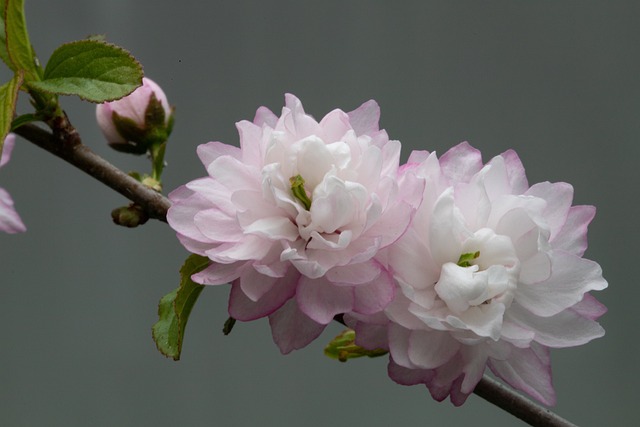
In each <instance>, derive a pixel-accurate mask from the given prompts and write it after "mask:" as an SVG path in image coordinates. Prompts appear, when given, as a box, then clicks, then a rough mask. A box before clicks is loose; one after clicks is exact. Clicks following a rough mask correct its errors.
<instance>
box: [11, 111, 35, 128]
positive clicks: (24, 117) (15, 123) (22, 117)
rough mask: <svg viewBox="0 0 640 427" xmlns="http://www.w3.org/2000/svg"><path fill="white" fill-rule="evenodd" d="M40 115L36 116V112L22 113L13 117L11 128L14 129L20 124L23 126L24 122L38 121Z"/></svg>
mask: <svg viewBox="0 0 640 427" xmlns="http://www.w3.org/2000/svg"><path fill="white" fill-rule="evenodd" d="M40 120H41V119H40V117H38V116H37V115H36V114H30V113H28V114H22V115H20V116H18V117H16V118H15V119H13V121H12V122H11V130H12V131H13V130H16V129H18V128H19V127H20V126H24V125H26V124H29V123H33V122H37V121H40Z"/></svg>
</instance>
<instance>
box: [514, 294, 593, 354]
mask: <svg viewBox="0 0 640 427" xmlns="http://www.w3.org/2000/svg"><path fill="white" fill-rule="evenodd" d="M578 304H581V303H578ZM579 309H580V307H579V308H578V310H579ZM578 310H572V309H567V310H564V311H561V312H560V313H558V314H556V315H553V316H550V317H540V316H536V315H535V314H533V313H530V312H529V311H527V310H525V309H524V308H522V307H521V306H519V305H518V304H515V303H514V304H512V305H511V307H510V308H509V312H508V321H509V323H513V324H515V325H516V326H518V327H520V328H522V329H524V330H527V331H531V332H533V333H534V334H535V335H534V338H533V339H534V340H535V341H537V342H539V343H540V344H542V345H545V346H548V347H553V348H563V347H574V346H577V345H582V344H586V343H588V342H589V341H591V340H593V339H596V338H600V337H602V336H603V335H604V329H603V328H602V326H600V325H599V324H598V323H597V322H595V321H594V320H592V319H590V318H588V317H585V316H583V315H582V314H581V313H579V311H578Z"/></svg>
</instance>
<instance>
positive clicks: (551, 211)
mask: <svg viewBox="0 0 640 427" xmlns="http://www.w3.org/2000/svg"><path fill="white" fill-rule="evenodd" d="M525 195H527V196H535V197H540V198H541V199H544V200H545V201H546V202H547V206H546V207H545V209H544V211H543V212H542V215H543V216H544V218H545V220H546V222H547V224H548V226H549V229H550V230H551V236H550V238H549V240H553V238H554V237H555V236H556V234H558V232H559V231H560V230H561V229H562V226H563V225H564V224H565V222H566V220H567V215H568V214H569V208H570V207H571V202H572V201H573V187H572V186H571V185H570V184H567V183H566V182H556V183H553V184H552V183H549V182H541V183H538V184H534V185H533V186H532V187H531V188H529V190H527V192H526V193H525Z"/></svg>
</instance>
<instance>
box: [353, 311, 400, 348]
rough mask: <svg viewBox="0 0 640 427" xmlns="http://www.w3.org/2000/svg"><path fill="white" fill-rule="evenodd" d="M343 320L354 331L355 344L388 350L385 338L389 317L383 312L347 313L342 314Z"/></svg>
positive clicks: (387, 341) (387, 342)
mask: <svg viewBox="0 0 640 427" xmlns="http://www.w3.org/2000/svg"><path fill="white" fill-rule="evenodd" d="M344 321H345V323H346V324H347V326H348V327H350V328H351V329H353V330H354V331H355V332H356V344H357V345H359V346H360V347H363V348H366V349H369V350H375V349H385V350H389V340H388V339H387V330H388V325H389V319H387V316H385V315H384V313H377V314H374V315H361V314H357V313H347V314H345V315H344Z"/></svg>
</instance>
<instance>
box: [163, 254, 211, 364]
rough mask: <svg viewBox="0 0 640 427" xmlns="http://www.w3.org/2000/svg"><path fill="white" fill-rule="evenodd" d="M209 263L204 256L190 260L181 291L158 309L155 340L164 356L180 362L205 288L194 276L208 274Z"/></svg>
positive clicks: (182, 274) (167, 297) (183, 270)
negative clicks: (193, 312)
mask: <svg viewBox="0 0 640 427" xmlns="http://www.w3.org/2000/svg"><path fill="white" fill-rule="evenodd" d="M209 262H210V261H209V259H208V258H206V257H203V256H200V255H191V256H189V257H188V258H187V259H186V261H185V262H184V264H183V265H182V268H181V269H180V287H178V288H177V289H175V290H174V291H173V292H171V293H169V294H167V295H165V296H164V297H162V299H161V300H160V304H159V305H158V316H159V320H158V322H157V323H156V324H155V325H153V328H152V335H153V340H154V341H155V342H156V346H157V347H158V350H159V351H160V353H162V354H164V355H165V356H166V357H171V358H173V360H180V352H181V351H182V342H183V338H184V331H185V327H186V326H187V321H188V320H189V315H190V314H191V310H192V309H193V306H194V304H195V303H196V301H197V299H198V297H199V296H200V292H202V289H203V288H204V285H199V284H197V283H195V282H194V281H193V280H191V275H193V274H195V273H197V272H199V271H202V270H204V269H205V268H206V267H207V266H208V265H209Z"/></svg>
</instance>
